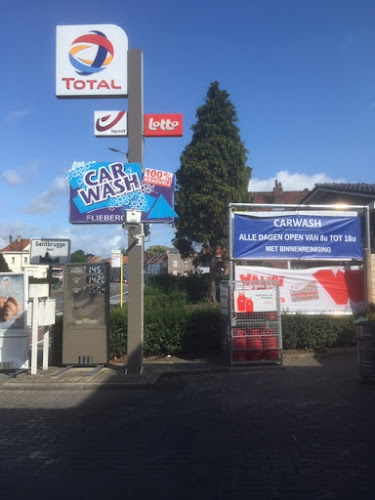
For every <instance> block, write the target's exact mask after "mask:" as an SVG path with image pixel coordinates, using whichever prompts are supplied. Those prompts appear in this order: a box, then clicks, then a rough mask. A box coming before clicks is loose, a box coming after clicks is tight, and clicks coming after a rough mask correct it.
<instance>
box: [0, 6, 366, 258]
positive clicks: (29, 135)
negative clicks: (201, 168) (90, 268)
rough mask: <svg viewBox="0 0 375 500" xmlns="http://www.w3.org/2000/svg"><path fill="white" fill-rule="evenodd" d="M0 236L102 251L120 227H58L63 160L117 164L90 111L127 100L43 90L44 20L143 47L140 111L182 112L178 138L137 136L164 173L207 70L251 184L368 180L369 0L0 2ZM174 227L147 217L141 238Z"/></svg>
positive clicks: (64, 201) (51, 40) (119, 241)
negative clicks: (227, 102)
mask: <svg viewBox="0 0 375 500" xmlns="http://www.w3.org/2000/svg"><path fill="white" fill-rule="evenodd" d="M0 17H1V20H2V34H3V43H4V47H6V49H5V50H3V51H2V77H1V81H0V88H1V107H0V134H1V146H2V147H1V153H2V166H1V170H0V177H1V179H0V180H1V183H0V186H1V193H0V194H1V196H0V208H1V212H2V214H3V215H2V217H1V221H2V223H1V228H0V238H2V239H5V240H8V237H9V235H13V237H16V236H17V235H21V236H22V237H24V238H31V237H38V238H69V239H71V242H72V250H73V251H74V250H77V249H83V250H84V251H86V252H90V253H94V254H96V255H102V256H104V257H108V256H109V255H110V253H111V250H113V249H116V248H120V247H124V246H126V240H127V238H126V236H125V235H124V232H123V230H122V229H121V228H120V227H119V226H115V225H110V226H105V225H90V226H88V225H72V224H70V223H69V191H68V184H67V181H66V178H65V175H66V173H67V171H68V170H69V169H70V168H71V165H72V163H73V162H74V161H93V160H95V161H109V162H111V161H116V160H120V161H121V155H120V154H117V153H113V152H111V151H109V150H108V147H114V148H117V149H120V150H123V151H127V139H125V138H122V139H121V138H114V139H104V138H95V137H94V133H93V114H94V111H95V110H97V111H100V110H104V109H105V110H111V109H113V110H120V109H127V106H128V103H127V100H126V99H110V100H108V99H105V100H104V99H74V100H68V99H65V100H59V99H57V98H56V97H55V31H56V26H57V25H75V24H76V25H79V24H117V25H119V26H120V27H121V28H123V29H124V31H125V32H126V33H127V35H128V38H129V46H130V48H132V49H141V50H142V51H143V56H144V111H145V113H182V114H183V115H184V136H183V137H182V138H147V139H145V157H144V158H145V167H150V168H151V167H152V168H158V169H161V170H168V171H171V172H175V171H176V170H177V169H178V168H179V165H180V163H179V158H180V155H181V153H182V151H183V149H184V147H185V146H186V145H187V144H188V143H189V142H190V140H191V130H190V127H191V125H192V124H193V123H194V122H195V112H196V109H197V107H198V106H200V105H201V104H202V103H203V100H204V97H205V95H206V92H207V89H208V86H209V84H210V82H212V81H215V80H218V81H219V82H220V85H221V88H223V89H225V90H227V92H228V93H229V94H230V96H231V100H232V102H233V104H234V105H235V107H236V109H237V113H238V118H239V122H238V126H239V128H240V133H241V139H242V140H243V142H244V143H245V146H246V148H247V149H248V150H249V155H248V165H249V166H251V167H252V169H253V174H252V181H251V184H250V186H251V188H252V189H253V190H268V189H272V187H273V185H274V182H275V179H276V178H277V179H278V180H281V182H282V184H283V187H284V189H304V188H305V187H308V188H312V187H313V186H314V184H315V183H316V182H366V183H373V182H375V181H374V174H373V172H374V166H375V23H374V19H375V2H374V1H373V0H314V1H313V0H232V1H231V2H227V1H224V0H200V1H197V0H190V1H189V2H181V1H179V0H159V1H157V2H155V1H153V0H131V1H130V0H112V1H111V2H109V3H108V2H95V1H86V0H80V1H79V2H77V1H74V2H73V1H72V0H64V1H60V0H54V1H51V0H33V1H32V2H30V1H28V0H19V1H18V2H6V3H5V2H3V5H2V7H0ZM172 237H173V228H171V227H169V226H165V225H156V224H153V225H152V228H151V239H150V241H149V242H148V243H146V246H148V245H152V244H165V245H169V244H170V241H171V238H172Z"/></svg>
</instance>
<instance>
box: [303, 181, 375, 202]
mask: <svg viewBox="0 0 375 500" xmlns="http://www.w3.org/2000/svg"><path fill="white" fill-rule="evenodd" d="M334 199H335V201H337V202H341V203H352V204H356V203H358V204H368V203H370V202H371V201H374V200H375V184H365V183H324V184H315V187H314V189H312V190H311V191H310V192H309V193H307V194H306V196H305V197H303V198H302V200H301V203H302V204H309V203H317V202H320V203H324V202H327V201H328V202H331V203H332V201H333V200H334Z"/></svg>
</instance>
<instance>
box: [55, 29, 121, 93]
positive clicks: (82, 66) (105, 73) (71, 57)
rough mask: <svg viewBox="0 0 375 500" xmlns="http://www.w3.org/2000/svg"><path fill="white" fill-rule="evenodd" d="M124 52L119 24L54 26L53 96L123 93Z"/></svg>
mask: <svg viewBox="0 0 375 500" xmlns="http://www.w3.org/2000/svg"><path fill="white" fill-rule="evenodd" d="M127 52H128V38H127V35H126V33H125V32H124V31H123V30H122V29H121V28H120V27H119V26H115V25H112V24H107V25H83V26H57V30H56V95H57V97H69V96H72V97H81V96H82V97H86V96H106V97H108V96H126V95H127ZM98 74H100V76H99V77H98V76H97V75H98Z"/></svg>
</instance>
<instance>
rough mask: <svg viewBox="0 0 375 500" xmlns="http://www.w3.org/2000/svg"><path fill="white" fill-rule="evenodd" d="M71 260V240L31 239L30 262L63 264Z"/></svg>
mask: <svg viewBox="0 0 375 500" xmlns="http://www.w3.org/2000/svg"><path fill="white" fill-rule="evenodd" d="M69 260H70V240H47V239H40V240H38V239H37V238H32V239H31V241H30V264H42V265H50V264H56V265H59V266H61V265H63V264H67V263H68V262H69Z"/></svg>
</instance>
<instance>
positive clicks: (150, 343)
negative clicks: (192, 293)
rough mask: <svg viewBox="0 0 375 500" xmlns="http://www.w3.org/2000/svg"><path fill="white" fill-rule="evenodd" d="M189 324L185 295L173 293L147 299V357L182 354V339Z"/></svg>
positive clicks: (145, 326)
mask: <svg viewBox="0 0 375 500" xmlns="http://www.w3.org/2000/svg"><path fill="white" fill-rule="evenodd" d="M187 324H188V312H187V309H186V296H185V294H183V293H181V292H171V293H168V294H160V295H154V296H148V297H145V309H144V352H145V355H146V356H147V355H160V356H165V355H167V354H182V339H183V336H184V334H185V331H186V328H187Z"/></svg>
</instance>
